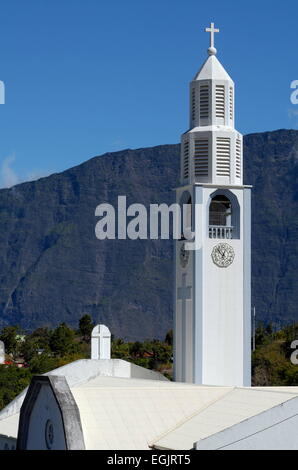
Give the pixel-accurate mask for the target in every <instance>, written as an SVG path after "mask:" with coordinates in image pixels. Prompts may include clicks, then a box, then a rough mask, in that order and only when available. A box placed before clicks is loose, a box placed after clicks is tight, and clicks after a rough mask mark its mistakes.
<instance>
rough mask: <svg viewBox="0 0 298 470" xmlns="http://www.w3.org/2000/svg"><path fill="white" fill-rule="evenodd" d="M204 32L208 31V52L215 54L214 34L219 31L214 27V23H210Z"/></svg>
mask: <svg viewBox="0 0 298 470" xmlns="http://www.w3.org/2000/svg"><path fill="white" fill-rule="evenodd" d="M205 31H206V33H210V47H209V49H208V54H210V55H215V54H216V52H217V50H216V49H215V47H214V34H215V33H219V29H216V28H215V27H214V23H211V25H210V28H206V29H205Z"/></svg>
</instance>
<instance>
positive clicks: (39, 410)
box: [26, 384, 66, 450]
mask: <svg viewBox="0 0 298 470" xmlns="http://www.w3.org/2000/svg"><path fill="white" fill-rule="evenodd" d="M51 429H52V430H51ZM51 441H52V442H51ZM26 449H27V450H65V449H66V443H65V436H64V429H63V421H62V416H61V411H60V409H59V407H58V404H57V401H56V399H55V396H54V394H53V391H52V389H51V387H50V386H49V385H48V384H43V385H42V386H41V388H40V391H39V394H38V396H37V398H36V401H35V403H34V405H33V409H32V411H31V416H30V420H29V426H28V440H27V446H26Z"/></svg>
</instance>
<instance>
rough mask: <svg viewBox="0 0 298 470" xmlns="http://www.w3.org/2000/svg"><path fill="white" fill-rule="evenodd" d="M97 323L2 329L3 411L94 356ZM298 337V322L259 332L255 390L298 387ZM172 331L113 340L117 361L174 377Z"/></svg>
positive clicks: (0, 372) (0, 386) (0, 400)
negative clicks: (52, 374)
mask: <svg viewBox="0 0 298 470" xmlns="http://www.w3.org/2000/svg"><path fill="white" fill-rule="evenodd" d="M93 326H94V325H93V324H92V319H91V317H90V316H89V315H84V316H83V317H82V318H81V319H80V321H79V328H78V330H77V331H75V330H72V329H71V328H69V327H68V326H67V325H66V324H65V323H61V324H60V325H59V326H58V327H57V328H55V329H54V330H50V329H48V328H38V329H37V330H35V331H33V333H31V334H28V335H25V334H24V333H23V332H22V331H21V330H20V328H19V327H18V326H9V327H5V328H3V329H2V331H1V333H0V340H2V341H4V342H5V345H6V352H7V355H6V364H4V365H1V366H0V409H2V408H3V407H4V406H6V405H7V404H8V403H9V402H10V401H11V400H13V398H14V397H15V396H16V395H18V394H19V393H20V392H21V391H22V390H23V389H24V388H25V387H26V386H27V385H28V384H29V382H30V380H31V378H32V377H33V375H36V374H44V373H45V372H48V371H50V370H53V369H55V368H57V367H61V366H62V365H65V364H68V363H69V362H72V361H75V360H78V359H84V358H89V357H90V336H91V331H92V328H93ZM297 339H298V323H297V324H293V325H290V326H286V327H284V328H283V329H281V330H279V331H273V328H272V326H271V325H270V324H269V325H267V326H264V325H262V324H260V325H259V326H258V328H257V329H256V337H255V340H256V341H255V342H256V350H255V351H254V352H253V354H252V384H253V385H255V386H270V385H271V386H283V385H298V365H294V364H292V363H291V354H292V353H293V349H291V344H292V342H293V341H294V340H297ZM172 348H173V331H172V330H170V331H169V332H168V333H167V334H166V338H165V340H164V341H159V340H156V339H155V340H152V341H149V340H147V341H143V342H140V341H136V342H124V341H123V340H122V339H120V338H113V337H112V358H118V359H124V360H126V361H130V362H133V363H134V364H137V365H139V366H142V367H146V368H148V369H152V370H156V371H159V372H161V373H163V374H164V375H165V376H166V377H167V378H169V379H171V378H172V354H173V353H172Z"/></svg>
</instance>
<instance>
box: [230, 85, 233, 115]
mask: <svg viewBox="0 0 298 470" xmlns="http://www.w3.org/2000/svg"><path fill="white" fill-rule="evenodd" d="M233 114H234V94H233V88H230V120H231V121H233V117H234V116H233Z"/></svg>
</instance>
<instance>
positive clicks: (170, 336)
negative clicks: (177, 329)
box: [165, 330, 173, 346]
mask: <svg viewBox="0 0 298 470" xmlns="http://www.w3.org/2000/svg"><path fill="white" fill-rule="evenodd" d="M165 343H167V344H168V345H169V346H173V330H169V331H168V332H167V334H166V337H165Z"/></svg>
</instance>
